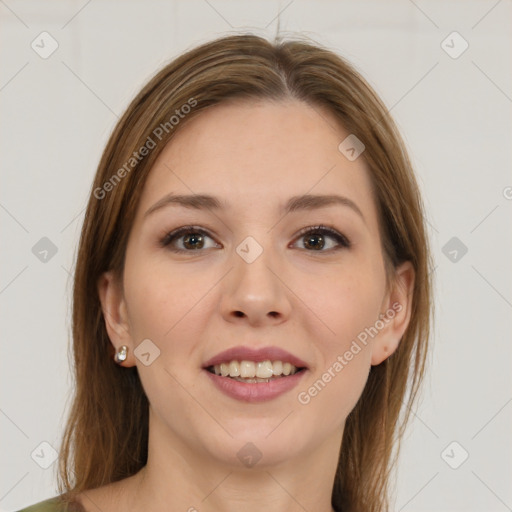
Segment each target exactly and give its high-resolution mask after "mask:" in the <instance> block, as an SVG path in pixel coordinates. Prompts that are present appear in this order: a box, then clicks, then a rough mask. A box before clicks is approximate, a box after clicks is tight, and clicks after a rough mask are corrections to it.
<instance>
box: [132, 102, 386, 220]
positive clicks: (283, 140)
mask: <svg viewBox="0 0 512 512" xmlns="http://www.w3.org/2000/svg"><path fill="white" fill-rule="evenodd" d="M348 135H349V133H348V132H346V131H345V130H344V129H343V127H342V126H341V125H340V124H339V122H338V121H337V120H336V119H335V118H334V116H333V115H332V114H331V113H330V112H328V111H327V110H326V109H323V108H321V107H318V106H311V105H308V104H306V103H303V102H299V101H296V100H286V101H280V102H271V101H247V100H245V101H240V100H238V101H231V102H229V103H223V104H220V105H216V106H214V107H211V108H209V109H207V110H205V111H203V112H201V113H200V114H199V115H198V116H197V117H196V118H195V119H193V120H192V121H191V122H189V123H187V124H186V125H184V127H183V128H182V129H180V130H179V131H177V132H176V134H175V136H174V137H173V139H172V140H171V141H170V142H169V143H167V146H166V147H165V148H164V150H163V151H162V153H161V154H160V155H159V157H158V159H157V160H156V162H155V164H154V166H153V168H152V169H151V171H150V173H149V176H148V179H147V181H146V184H145V186H144V190H143V194H142V197H141V203H140V210H143V211H146V210H147V208H149V207H150V206H151V205H152V204H153V203H154V202H156V201H158V200H159V199H160V198H161V197H162V196H163V195H165V194H167V193H169V192H175V193H177V194H193V193H197V194H211V195H215V196H218V197H219V198H221V199H225V200H226V201H225V202H226V204H227V205H229V206H233V207H237V206H240V207H243V206H244V205H245V206H247V205H248V204H255V205H259V206H262V207H263V206H264V207H265V208H266V209H268V210H270V209H272V208H274V207H275V208H279V207H281V206H282V205H283V204H285V202H286V201H287V200H288V199H289V198H290V197H292V196H297V195H302V194H341V195H343V196H346V197H349V198H350V199H351V200H352V201H354V202H356V203H357V204H358V205H359V207H360V209H361V210H363V211H364V212H365V216H368V217H372V216H373V217H375V215H376V209H375V206H374V204H373V199H372V194H371V181H370V177H369V172H368V169H367V166H366V163H365V161H364V159H363V158H361V157H360V158H358V159H356V160H355V161H349V160H348V159H347V158H346V157H345V156H344V155H343V154H342V153H341V152H340V151H339V150H338V146H339V144H340V143H341V142H342V141H343V140H344V139H345V138H346V137H347V136H348Z"/></svg>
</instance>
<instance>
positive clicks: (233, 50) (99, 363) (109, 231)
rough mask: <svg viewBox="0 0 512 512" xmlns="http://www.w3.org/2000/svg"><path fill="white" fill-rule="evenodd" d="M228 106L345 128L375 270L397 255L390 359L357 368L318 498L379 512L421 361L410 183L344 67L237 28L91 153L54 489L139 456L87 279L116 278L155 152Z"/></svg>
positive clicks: (399, 153) (319, 52)
mask: <svg viewBox="0 0 512 512" xmlns="http://www.w3.org/2000/svg"><path fill="white" fill-rule="evenodd" d="M233 98H247V99H269V100H282V99H287V98H294V99H298V100H300V101H303V102H306V103H307V104H309V105H312V106H318V107H323V108H326V109H327V110H328V111H330V112H331V113H332V114H333V115H334V116H335V118H337V119H338V120H339V122H340V123H341V125H342V126H343V127H344V128H345V129H346V130H347V131H348V132H349V133H351V134H355V135H356V136H357V137H358V138H359V139H360V140H361V141H362V142H363V143H364V145H365V147H366V149H365V151H364V153H363V157H364V159H365V161H366V163H367V165H368V168H369V170H370V175H371V179H372V184H373V186H374V192H375V200H376V203H377V207H378V211H379V217H380V223H381V226H380V227H381V236H382V241H383V242H382V244H383V254H384V258H385V261H386V265H387V269H388V271H389V269H391V270H392V269H393V268H394V267H396V266H397V265H398V264H399V263H401V262H404V261H410V262H411V263H412V265H413V267H414V270H415V274H416V279H415V284H414V289H413V291H412V314H411V319H410V323H409V326H408V328H407V330H406V331H405V333H404V336H403V337H402V340H401V342H400V344H399V347H398V349H397V350H396V351H395V352H394V354H393V355H392V356H390V357H389V358H387V359H386V360H385V361H383V362H382V363H381V364H379V365H377V366H373V367H371V370H370V374H369V378H368V381H367V384H366V387H365V389H364V391H363V393H362V396H361V397H360V399H359V401H358V403H357V405H356V406H355V408H354V409H353V411H352V412H351V413H350V415H349V416H348V418H347V420H346V424H345V430H344V435H343V441H342V445H341V450H340V455H339V463H338V468H337V473H336V478H335V482H334V489H333V494H332V505H333V507H334V508H335V509H336V510H343V511H344V512H347V511H352V510H354V511H355V510H357V511H359V510H366V511H368V512H377V511H379V512H382V511H384V510H387V509H388V484H389V480H390V474H391V470H392V468H393V467H394V464H395V462H396V458H397V455H398V445H399V441H400V439H401V437H402V435H403V432H404V429H405V426H406V423H407V420H408V417H409V412H410V407H411V405H412V404H413V402H414V401H415V399H416V396H417V392H418V390H419V386H420V383H421V381H422V379H423V376H424V373H425V362H426V358H427V347H428V339H429V329H430V316H431V283H430V268H431V259H430V258H431V257H430V253H429V247H428V240H427V235H426V230H425V224H424V222H425V220H424V213H423V206H422V201H421V197H420V194H419V190H418V186H417V183H416V180H415V177H414V174H413V170H412V168H411V163H410V161H409V158H408V156H407V153H406V150H405V147H404V143H403V142H402V139H401V137H400V135H399V133H398V131H397V129H396V127H395V125H394V123H393V121H392V119H391V118H390V116H389V113H388V111H387V109H386V107H385V106H384V104H383V103H382V102H381V101H380V99H379V98H378V97H377V95H376V94H375V92H374V91H373V90H372V89H371V87H370V86H369V85H368V84H367V82H366V81H365V80H364V79H363V78H362V77H361V76H360V75H359V74H358V73H357V72H356V71H355V70H354V69H353V68H352V67H351V65H350V64H348V63H347V62H346V61H345V60H343V59H342V58H340V57H339V56H337V55H336V54H334V53H333V52H331V51H329V50H327V49H325V48H322V47H320V46H319V45H317V44H312V43H310V42H308V41H302V40H293V41H284V42H283V41H276V42H275V43H271V42H269V41H267V40H265V39H263V38H260V37H257V36H254V35H250V34H246V35H231V36H227V37H223V38H220V39H217V40H214V41H211V42H208V43H206V44H203V45H201V46H198V47H196V48H193V49H192V50H190V51H188V52H187V53H185V54H183V55H181V56H180V57H178V58H177V59H175V60H174V61H172V62H171V63H170V64H168V65H166V66H165V67H164V68H163V69H162V70H161V71H159V72H158V73H157V74H156V75H155V76H154V77H153V78H152V79H151V80H150V81H149V83H147V85H145V86H144V88H143V89H142V90H141V91H140V93H139V94H138V95H137V96H136V98H135V99H134V100H133V101H132V102H131V104H130V106H129V107H128V109H127V110H126V112H125V113H124V115H123V116H122V118H121V119H120V120H119V122H118V123H117V125H116V127H115V129H114V131H113V133H112V135H111V137H110V139H109V141H108V144H107V146H106V148H105V151H104V152H103V155H102V158H101V161H100V163H99V167H98V170H97V173H96V176H95V180H94V184H93V187H92V193H91V196H90V199H89V202H88V206H87V211H86V214H85V220H84V224H83V228H82V233H81V238H80V243H79V248H78V255H77V262H76V269H75V274H74V291H73V317H72V322H73V324H72V332H73V355H74V372H75V379H76V392H75V396H74V401H73V403H72V407H71V411H70V415H69V419H68V423H67V426H66V430H65V433H64V438H63V444H62V449H61V451H60V460H59V488H60V490H61V491H62V492H65V494H66V497H69V499H72V496H73V495H74V494H75V493H79V492H81V491H84V490H87V489H92V488H95V487H99V486H102V485H106V484H108V483H111V482H114V481H117V480H120V479H123V478H126V477H128V476H131V475H133V474H135V473H136V472H137V471H139V470H140V469H141V468H142V467H143V466H144V465H145V464H146V462H147V443H148V400H147V397H146V395H145V393H144V391H143V388H142V385H141V382H140V380H139V377H138V374H137V369H136V367H131V368H124V367H120V366H118V365H116V364H115V363H114V362H113V347H112V344H111V343H110V341H109V338H108V335H107V332H106V329H105V322H104V319H103V313H102V310H101V305H100V301H99V296H98V290H97V283H98V279H99V277H100V276H101V274H102V273H103V272H105V271H107V270H114V271H115V272H116V275H118V276H121V275H122V270H123V263H124V255H125V250H126V245H127V240H128V236H129V233H130V228H131V226H132V223H133V219H134V214H135V211H136V207H137V205H138V201H139V198H140V194H141V190H142V188H143V186H144V183H145V180H146V178H147V176H148V173H149V171H150V169H151V167H152V165H153V163H154V162H155V159H156V158H157V156H158V155H159V153H160V152H161V151H162V149H163V148H164V146H165V144H166V143H167V142H168V141H169V140H170V139H171V138H172V136H173V134H174V133H176V132H177V131H178V130H179V129H181V128H182V127H183V126H184V125H185V124H186V123H188V122H189V121H190V120H191V119H193V118H194V117H195V116H197V115H199V114H200V112H201V111H202V110H203V109H205V108H207V107H209V106H211V105H215V104H219V103H221V102H223V101H226V100H228V99H233ZM184 105H189V106H192V105H194V106H193V107H191V108H187V109H185V108H184ZM187 112H188V113H187ZM184 113H186V115H185V114H184ZM181 114H183V115H181ZM173 116H174V117H175V119H173ZM178 117H179V121H178V122H176V120H177V119H178ZM158 127H160V129H159V130H158ZM162 127H165V128H162ZM155 133H158V134H159V137H156V135H155ZM149 139H151V140H152V141H153V142H157V143H156V146H155V147H154V148H153V149H151V150H150V151H149V152H146V154H145V155H144V156H143V155H142V154H141V153H142V152H141V151H140V148H142V147H144V146H145V145H146V146H147V145H148V140H149ZM156 139H158V140H156ZM340 142H341V141H340ZM134 152H135V153H136V156H134ZM130 159H135V160H130ZM121 169H124V171H121ZM107 183H109V185H107ZM391 277H392V276H391ZM408 390H409V393H408V396H407V398H406V393H407V391H408Z"/></svg>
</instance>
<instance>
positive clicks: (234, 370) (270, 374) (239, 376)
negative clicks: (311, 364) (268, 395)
mask: <svg viewBox="0 0 512 512" xmlns="http://www.w3.org/2000/svg"><path fill="white" fill-rule="evenodd" d="M207 369H208V371H209V372H211V373H214V374H215V375H221V376H222V377H229V378H231V379H234V380H236V381H238V382H247V383H256V382H270V381H271V380H275V379H280V378H283V377H287V376H288V375H294V374H295V373H297V372H298V371H300V370H301V369H300V368H297V367H296V366H294V365H293V364H291V363H290V362H288V361H285V362H283V361H270V360H266V361H245V360H243V361H236V360H233V361H230V362H224V363H220V364H216V365H213V366H210V367H208V368H207Z"/></svg>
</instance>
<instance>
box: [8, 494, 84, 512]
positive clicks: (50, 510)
mask: <svg viewBox="0 0 512 512" xmlns="http://www.w3.org/2000/svg"><path fill="white" fill-rule="evenodd" d="M59 498H60V497H59V496H55V497H54V498H49V499H47V500H44V501H40V502H39V503H35V504H34V505H30V507H27V508H24V509H23V510H19V511H18V512H84V509H83V507H82V506H81V505H79V504H78V503H73V504H71V505H69V506H66V504H65V503H63V502H62V501H61V500H60V499H59Z"/></svg>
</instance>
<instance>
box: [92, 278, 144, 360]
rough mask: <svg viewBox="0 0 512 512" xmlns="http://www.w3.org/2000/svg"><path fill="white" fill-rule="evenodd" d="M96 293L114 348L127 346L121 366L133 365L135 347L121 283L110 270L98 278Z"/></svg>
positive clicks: (116, 349)
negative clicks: (126, 352)
mask: <svg viewBox="0 0 512 512" xmlns="http://www.w3.org/2000/svg"><path fill="white" fill-rule="evenodd" d="M97 286H98V294H99V297H100V302H101V309H102V311H103V318H104V319H105V328H106V330H107V334H108V337H109V338H110V342H111V343H112V345H113V347H114V350H115V351H116V352H117V351H118V349H119V348H120V347H121V345H126V346H127V347H128V354H127V357H126V360H125V361H123V362H122V363H119V364H120V365H121V366H127V367H129V366H135V358H134V355H133V350H134V349H135V347H134V344H133V340H132V338H131V335H130V328H129V321H128V313H127V308H126V302H125V299H124V296H123V292H122V289H121V285H120V283H119V282H118V279H116V277H115V276H114V273H113V272H112V271H108V272H104V273H103V274H102V275H101V276H100V278H99V279H98V284H97Z"/></svg>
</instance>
